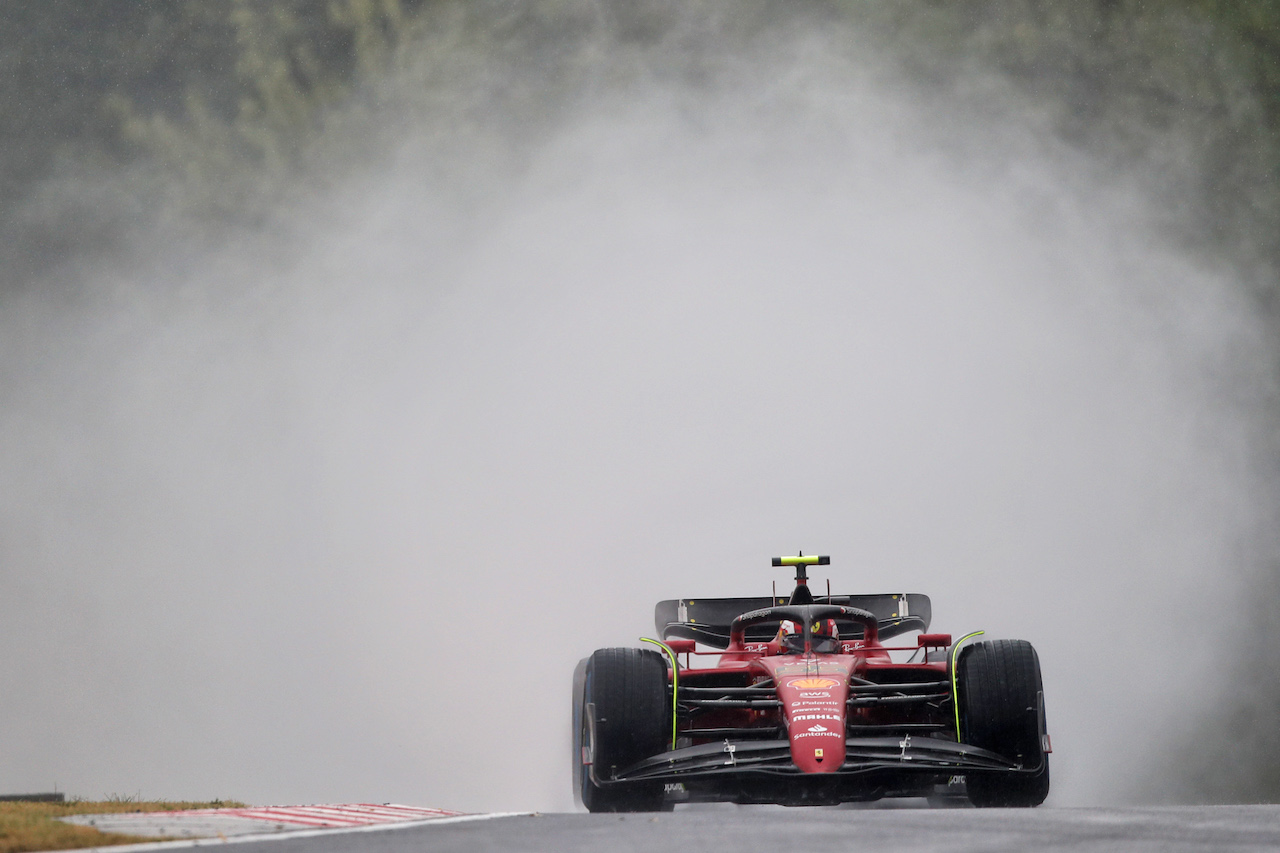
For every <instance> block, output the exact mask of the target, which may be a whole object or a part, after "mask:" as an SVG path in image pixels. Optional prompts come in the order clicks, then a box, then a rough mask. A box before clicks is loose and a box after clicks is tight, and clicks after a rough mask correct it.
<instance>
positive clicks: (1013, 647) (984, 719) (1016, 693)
mask: <svg viewBox="0 0 1280 853" xmlns="http://www.w3.org/2000/svg"><path fill="white" fill-rule="evenodd" d="M956 676H957V678H956V683H957V686H958V688H959V692H960V697H959V701H960V719H961V727H962V729H963V732H962V737H961V740H963V741H964V742H965V743H971V744H973V745H974V746H979V747H982V748H983V749H989V750H991V751H992V752H995V753H998V754H1000V755H1003V756H1004V757H1005V758H1008V759H1010V760H1012V761H1017V762H1020V763H1021V764H1022V765H1023V766H1024V767H1036V766H1037V765H1038V766H1039V770H1037V771H1035V772H1033V773H992V774H985V773H971V774H969V775H968V777H967V779H966V782H967V789H968V793H969V801H970V802H971V803H973V804H974V805H975V806H977V807H979V808H985V807H991V806H1012V807H1020V808H1028V807H1031V806H1038V805H1040V804H1041V803H1043V802H1044V800H1045V797H1047V796H1048V795H1049V756H1047V755H1045V754H1044V752H1042V751H1041V744H1040V711H1039V703H1040V696H1041V694H1042V693H1043V691H1044V686H1043V683H1042V681H1041V678H1040V659H1039V657H1038V656H1037V655H1036V650H1035V649H1034V648H1032V646H1031V644H1030V643H1028V642H1027V641H1026V640H987V641H984V642H980V643H974V644H973V645H972V646H970V647H969V648H968V649H966V650H965V652H964V653H963V654H962V655H961V657H960V661H959V664H958V672H957V673H956Z"/></svg>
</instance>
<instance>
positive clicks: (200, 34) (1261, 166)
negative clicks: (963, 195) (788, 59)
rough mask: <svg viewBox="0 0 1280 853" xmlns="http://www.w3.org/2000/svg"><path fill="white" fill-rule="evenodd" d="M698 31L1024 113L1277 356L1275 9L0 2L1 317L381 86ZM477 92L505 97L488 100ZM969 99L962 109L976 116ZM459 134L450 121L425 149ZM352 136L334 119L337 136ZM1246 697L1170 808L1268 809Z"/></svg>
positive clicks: (305, 142)
mask: <svg viewBox="0 0 1280 853" xmlns="http://www.w3.org/2000/svg"><path fill="white" fill-rule="evenodd" d="M704 11H705V12H706V18H707V20H708V21H710V22H712V23H709V24H708V27H707V28H704V30H703V32H702V33H701V36H700V37H702V38H720V39H728V40H733V39H742V40H743V42H744V43H747V42H750V43H752V44H753V45H755V46H756V47H757V48H758V46H759V45H760V44H762V43H765V44H767V43H768V40H769V32H770V28H771V27H774V26H777V25H778V22H779V21H794V19H795V18H796V16H814V17H816V18H817V19H818V20H819V21H820V22H825V23H831V24H833V25H839V24H843V23H848V22H852V23H853V24H854V25H855V26H858V27H861V28H862V29H863V31H864V32H867V33H870V36H869V40H870V43H873V44H875V45H877V48H878V49H882V50H883V51H884V53H885V54H886V55H887V56H888V57H889V58H890V61H892V62H893V63H896V64H897V66H898V70H899V71H900V72H901V74H900V76H901V77H902V79H904V80H908V81H911V83H910V85H916V86H920V87H923V88H925V89H929V90H932V91H934V92H942V93H944V94H945V93H947V92H949V91H958V90H960V89H961V88H964V86H965V83H964V81H973V80H978V79H983V78H991V77H993V76H994V77H995V78H997V79H1000V80H1001V81H1003V82H1002V83H1001V85H1002V86H1004V87H1005V88H1002V89H1000V90H999V94H998V95H997V96H993V98H999V99H1004V98H1005V97H1006V94H1007V92H1008V91H1012V92H1014V93H1016V94H1015V99H1020V100H1018V102H1017V103H1014V104H1013V105H1012V106H1010V105H1009V104H1007V103H1006V104H1004V105H1003V107H1002V109H1004V110H1005V113H1006V116H1008V115H1016V114H1020V113H1026V114H1028V115H1031V114H1034V115H1036V116H1038V117H1039V118H1038V120H1039V121H1041V122H1043V123H1044V124H1045V125H1047V126H1048V127H1050V128H1051V129H1052V130H1053V132H1054V134H1055V135H1056V137H1057V138H1058V139H1060V140H1063V141H1065V142H1066V143H1067V144H1068V145H1074V146H1077V147H1079V148H1080V149H1082V150H1085V151H1087V152H1089V153H1090V155H1091V156H1093V157H1096V158H1098V160H1099V161H1100V162H1102V163H1104V164H1105V165H1109V166H1115V167H1119V169H1120V170H1122V171H1125V172H1126V173H1130V174H1135V175H1140V176H1143V180H1144V181H1146V182H1147V183H1148V184H1149V186H1151V187H1152V188H1153V191H1154V192H1156V193H1157V194H1159V195H1160V197H1161V203H1162V204H1163V205H1164V206H1165V207H1166V208H1167V209H1168V210H1169V211H1170V216H1169V221H1170V223H1171V224H1170V228H1171V233H1173V234H1174V235H1175V237H1176V238H1177V239H1179V240H1181V241H1183V242H1184V243H1185V244H1187V245H1188V246H1190V247H1191V248H1193V249H1195V250H1197V251H1199V252H1201V253H1202V254H1203V255H1204V256H1205V257H1207V258H1210V259H1213V260H1217V261H1220V262H1224V263H1227V264H1230V265H1231V266H1233V267H1234V268H1235V269H1236V270H1237V271H1238V273H1239V274H1240V276H1241V277H1242V278H1243V279H1244V280H1245V281H1246V282H1248V283H1249V285H1250V286H1251V287H1252V291H1253V296H1254V297H1255V298H1256V299H1257V300H1258V309H1259V310H1260V311H1263V312H1266V313H1267V314H1269V315H1271V316H1272V317H1273V322H1274V326H1275V328H1276V330H1277V342H1278V343H1280V306H1278V305H1277V302H1278V301H1277V300H1276V298H1275V297H1276V295H1277V293H1280V287H1277V281H1278V280H1280V276H1278V275H1277V271H1280V0H1247V2H1242V0H1160V2H1149V0H1148V2H1143V0H963V1H962V2H961V0H893V2H885V0H719V1H718V0H686V2H680V3H677V2H673V0H672V1H669V0H7V2H4V3H0V138H2V139H3V144H2V145H0V296H3V295H5V293H8V292H13V291H15V290H22V289H29V288H34V287H40V286H47V285H49V284H50V283H51V282H54V281H57V280H58V279H59V276H58V275H56V273H57V272H58V269H59V265H62V264H68V263H74V262H76V261H77V259H85V258H93V257H97V256H99V255H100V254H101V253H104V252H110V251H111V250H112V249H113V248H114V247H116V246H118V245H121V244H123V243H124V242H125V241H124V240H123V239H122V238H124V237H125V236H127V235H129V234H131V233H137V229H143V230H144V231H145V228H146V227H147V226H148V224H150V223H154V222H155V221H156V220H157V218H158V217H161V218H163V217H168V218H171V219H179V220H183V221H187V222H190V223H193V226H192V227H194V229H195V230H196V231H201V230H202V229H205V228H207V229H208V231H209V232H210V233H212V232H214V231H216V227H217V226H220V225H227V226H230V227H244V226H245V225H246V224H248V225H249V226H252V225H253V223H254V221H255V219H256V218H258V217H261V216H264V215H267V213H266V212H267V211H269V210H270V209H271V206H272V204H273V203H274V201H275V200H276V199H278V198H279V197H280V195H281V194H284V193H288V192H289V191H290V190H289V187H290V183H291V181H290V178H291V176H294V175H296V174H298V173H299V170H304V169H310V170H312V175H313V176H314V171H315V170H316V169H317V166H316V162H310V163H309V162H308V158H309V152H310V151H312V150H313V148H314V146H315V145H316V144H317V142H318V141H319V140H322V139H323V138H324V137H325V136H326V132H327V131H328V130H329V129H330V128H331V127H332V125H333V122H334V121H335V120H336V119H335V118H334V116H335V115H341V114H342V109H344V108H345V107H344V105H348V106H349V105H350V104H351V103H354V102H359V101H361V98H360V97H359V96H360V95H362V94H363V95H365V96H367V97H366V98H365V99H364V100H366V101H368V100H374V101H376V100H377V98H378V93H379V92H380V91H382V89H381V88H380V87H381V86H382V83H383V81H385V80H389V79H392V78H395V77H396V76H397V75H401V76H406V77H407V79H409V80H410V81H411V85H412V86H415V87H418V88H420V89H421V90H422V91H423V92H425V93H426V94H425V95H424V97H423V100H422V102H421V104H419V105H418V107H417V109H420V110H426V111H428V112H430V111H431V110H432V109H435V107H434V106H433V104H444V103H446V101H447V99H446V98H444V97H443V96H440V97H437V98H436V99H435V100H433V99H432V96H431V94H430V93H431V92H433V91H434V92H439V93H447V92H449V91H450V90H451V89H452V88H455V87H459V86H463V87H465V86H473V85H475V80H476V79H477V78H482V77H485V76H486V74H487V75H488V76H489V77H490V78H492V77H501V74H502V73H503V72H502V69H507V70H509V69H511V68H512V67H516V66H513V64H512V59H511V57H512V56H513V55H519V56H521V57H523V59H520V61H519V62H518V63H517V65H518V67H520V68H521V69H523V70H524V71H525V72H527V73H529V74H532V75H535V76H537V75H543V76H537V80H538V84H539V85H542V84H543V83H544V82H545V88H546V90H547V91H548V92H552V93H555V94H552V95H548V96H547V97H546V98H545V99H544V102H543V103H541V104H539V105H535V106H534V107H530V106H529V105H525V106H524V107H523V109H524V110H526V118H528V116H529V115H532V114H533V113H535V112H537V111H538V110H539V109H541V110H545V111H554V109H557V108H559V106H558V105H559V104H561V103H562V102H563V100H564V99H565V97H566V93H569V96H571V95H572V92H573V91H575V87H578V88H581V87H583V86H588V85H589V84H590V79H589V78H591V77H592V76H593V75H598V74H599V73H601V68H602V62H603V63H605V64H607V54H608V50H609V48H610V46H619V45H623V46H626V47H627V48H628V49H637V48H638V49H640V50H643V48H644V45H645V44H646V43H650V42H652V43H655V44H656V43H658V42H661V41H663V40H664V39H665V38H667V37H668V36H669V35H670V34H671V32H672V31H673V30H675V29H679V28H681V27H683V28H684V29H683V30H681V31H680V34H679V35H680V38H684V39H688V26H687V22H688V19H689V17H690V15H693V16H698V15H699V14H701V13H702V12H704ZM717 27H718V28H719V29H718V30H717V29H716V28H717ZM708 31H710V33H711V34H710V35H708V34H707V33H708ZM575 40H576V41H575ZM585 42H592V43H593V45H595V47H593V48H592V49H584V48H583V43H585ZM690 44H692V46H693V50H694V52H695V53H696V50H697V40H696V38H695V39H692V41H691V42H690ZM575 45H576V46H575ZM600 45H603V46H604V49H603V53H604V54H605V59H604V60H601V59H600V54H601V52H602V51H601V50H600V47H599V46H600ZM851 49H853V48H851ZM575 51H576V57H577V58H573V55H575ZM428 54H429V56H428V57H427V59H425V60H424V59H423V56H424V55H428ZM462 54H465V57H464V56H462ZM566 56H570V59H566V58H565V57H566ZM583 57H585V58H583ZM593 57H594V58H593ZM489 60H492V62H490V61H489ZM575 63H577V64H575ZM592 63H595V64H592ZM495 69H498V70H495ZM584 69H585V70H584ZM568 71H573V73H576V74H578V77H579V79H578V80H577V81H576V82H575V81H573V80H569V81H566V80H565V79H564V78H565V75H566V73H568ZM584 80H585V82H584ZM526 83H527V81H526ZM483 85H485V86H487V87H488V88H487V89H486V91H488V92H501V90H502V87H503V80H501V79H489V80H487V81H486V82H484V84H483ZM982 91H983V90H982V87H981V86H972V85H970V86H968V88H964V92H963V97H964V98H966V99H968V101H969V102H970V103H972V104H973V105H974V106H975V108H978V107H980V106H981V103H982V99H983V95H982ZM992 91H995V90H992ZM482 103H483V104H485V105H486V107H491V106H493V105H494V104H499V105H500V104H501V99H500V98H499V99H497V100H493V99H489V100H486V101H483V102H482ZM392 109H393V110H394V107H393V108H392ZM463 118H464V119H465V118H466V116H463ZM359 121H360V118H359V116H357V118H356V119H355V121H354V123H355V124H359ZM462 124H465V121H461V122H460V121H459V120H458V116H457V115H451V116H450V117H449V119H448V120H442V121H441V122H439V123H437V125H436V126H434V128H433V132H434V133H436V134H438V135H442V136H449V135H455V136H457V135H459V134H462V133H463V132H464V128H462V127H461V125H462ZM352 125H353V120H352V119H351V118H350V114H349V113H348V114H347V118H346V119H345V125H344V127H345V129H346V133H347V136H351V135H352V134H351V130H352ZM356 129H357V131H358V130H359V128H358V127H357V128H356ZM356 136H357V138H358V136H359V134H358V133H357V134H356ZM318 160H319V161H322V162H323V161H324V158H318ZM319 168H321V169H323V166H321V167H319ZM122 175H123V176H126V179H125V180H120V179H119V177H120V176H122ZM122 188H123V189H122ZM1267 663H1269V661H1267ZM1255 671H1256V670H1255ZM1268 671H1269V670H1268ZM1263 680H1265V681H1266V685H1263V689H1260V690H1254V691H1253V692H1251V693H1250V694H1249V696H1250V699H1248V700H1247V701H1245V702H1244V704H1243V705H1242V707H1241V708H1240V709H1237V710H1236V711H1233V712H1231V713H1232V714H1233V716H1232V717H1231V719H1232V720H1233V721H1234V722H1233V724H1232V725H1235V726H1236V727H1237V728H1238V729H1239V730H1241V731H1245V732H1248V733H1250V734H1251V735H1252V734H1256V733H1258V732H1260V731H1267V732H1272V734H1271V735H1270V736H1269V739H1265V738H1264V740H1263V741H1256V742H1251V741H1246V740H1242V741H1241V743H1242V744H1246V745H1248V746H1247V748H1243V747H1242V748H1237V749H1236V750H1235V752H1234V753H1233V756H1232V765H1231V772H1230V773H1221V774H1217V775H1216V776H1215V775H1213V774H1209V775H1206V776H1205V777H1204V784H1203V785H1202V786H1201V787H1200V788H1199V789H1198V790H1196V791H1193V792H1190V795H1192V796H1198V797H1208V798H1215V799H1235V798H1243V799H1275V798H1280V760H1277V759H1278V758H1280V734H1275V732H1276V731H1277V730H1276V727H1275V726H1274V725H1273V724H1272V723H1273V720H1272V718H1273V717H1274V707H1275V706H1274V704H1268V703H1270V701H1271V700H1270V697H1271V696H1272V695H1280V684H1277V683H1276V682H1277V680H1280V676H1267V677H1266V679H1263ZM1271 687H1274V689H1273V690H1272V689H1270V688H1271ZM1250 703H1252V704H1250ZM1215 743H1216V742H1215ZM1250 744H1251V745H1250ZM1215 763H1216V764H1217V765H1221V764H1222V762H1221V761H1217V762H1215V759H1214V757H1213V755H1212V754H1207V755H1206V757H1205V761H1204V764H1205V765H1206V766H1210V767H1212V766H1215Z"/></svg>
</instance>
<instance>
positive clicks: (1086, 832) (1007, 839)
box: [236, 806, 1280, 853]
mask: <svg viewBox="0 0 1280 853" xmlns="http://www.w3.org/2000/svg"><path fill="white" fill-rule="evenodd" d="M236 847H237V848H238V849H237V851H236V853H340V851H341V853H346V851H360V853H409V851H431V853H453V851H457V853H486V851H565V853H578V851H583V853H586V851H592V852H593V853H594V851H619V853H629V851H644V852H645V853H649V851H653V853H678V851H708V853H713V851H757V850H764V851H767V850H786V851H798V853H825V851H859V850H873V851H876V853H896V851H901V853H926V851H928V853H934V851H937V853H957V851H1041V850H1063V851H1065V850H1070V851H1115V850H1123V851H1152V853H1154V852H1155V851H1161V853H1165V851H1175V853H1183V851H1186V853H1190V851H1240V850H1258V851H1261V850H1268V851H1276V850H1280V806H1197V807H1183V808H1143V809H1102V808H1087V809H1086V808H1082V809H1053V808H1039V809H1031V810H1020V809H1008V810H1006V809H983V810H976V809H943V810H929V809H880V810H868V809H813V808H809V809H803V808H800V809H783V808H771V807H768V808H766V807H757V808H733V807H726V808H715V809H711V810H705V811H678V812H675V813H667V814H658V815H586V814H547V815H533V816H518V817H506V818H499V819H495V820H490V821H479V822H476V823H461V824H454V825H448V826H423V827H417V828H413V829H400V830H390V831H384V832H368V833H359V834H341V835H334V836H331V837H313V838H306V839H295V840H289V839H279V840H271V841H264V842H261V843H253V844H244V845H236Z"/></svg>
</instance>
